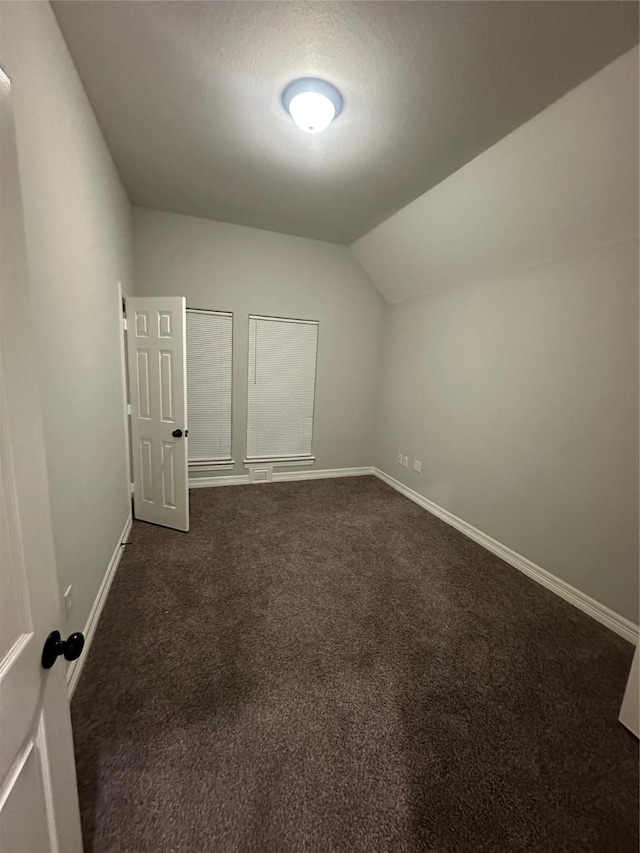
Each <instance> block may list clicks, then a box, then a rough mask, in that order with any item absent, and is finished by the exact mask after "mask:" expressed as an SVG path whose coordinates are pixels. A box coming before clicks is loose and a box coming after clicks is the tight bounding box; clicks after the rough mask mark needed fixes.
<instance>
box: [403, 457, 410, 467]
mask: <svg viewBox="0 0 640 853" xmlns="http://www.w3.org/2000/svg"><path fill="white" fill-rule="evenodd" d="M402 464H403V465H404V467H405V468H408V467H409V457H408V456H403V457H402Z"/></svg>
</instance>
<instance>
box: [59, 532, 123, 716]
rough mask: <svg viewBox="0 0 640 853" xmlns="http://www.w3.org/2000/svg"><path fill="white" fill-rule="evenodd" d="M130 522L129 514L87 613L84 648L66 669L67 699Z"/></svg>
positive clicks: (114, 571)
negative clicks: (89, 610)
mask: <svg viewBox="0 0 640 853" xmlns="http://www.w3.org/2000/svg"><path fill="white" fill-rule="evenodd" d="M132 523H133V520H132V518H131V516H129V518H128V519H127V521H126V523H125V525H124V528H123V530H122V534H121V536H120V539H119V540H118V544H117V545H116V548H115V551H114V552H113V554H112V555H111V559H110V560H109V565H108V566H107V571H106V572H105V575H104V578H103V579H102V583H101V584H100V589H99V590H98V594H97V595H96V598H95V601H94V602H93V607H92V608H91V612H90V613H89V618H88V619H87V624H86V625H85V627H84V632H83V633H84V649H83V651H82V654H81V655H80V657H79V658H78V659H77V660H74V661H73V662H72V663H71V664H70V666H69V669H68V670H67V690H68V693H69V699H71V697H72V696H73V691H74V690H75V689H76V685H77V683H78V679H79V678H80V673H81V672H82V668H83V666H84V662H85V660H86V659H87V655H88V654H89V649H90V648H91V642H92V640H93V635H94V634H95V632H96V628H97V626H98V622H99V621H100V616H101V615H102V610H103V608H104V605H105V602H106V600H107V596H108V595H109V590H110V589H111V583H112V582H113V579H114V577H115V574H116V569H117V568H118V565H119V564H120V560H121V559H122V553H123V551H124V548H123V547H122V543H123V542H125V541H126V539H127V536H128V535H129V532H130V531H131V525H132Z"/></svg>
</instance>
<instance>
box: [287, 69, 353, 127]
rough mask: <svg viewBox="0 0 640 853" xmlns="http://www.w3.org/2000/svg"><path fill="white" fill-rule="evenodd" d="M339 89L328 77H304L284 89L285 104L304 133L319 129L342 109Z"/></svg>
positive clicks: (325, 125) (328, 123)
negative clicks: (323, 78)
mask: <svg viewBox="0 0 640 853" xmlns="http://www.w3.org/2000/svg"><path fill="white" fill-rule="evenodd" d="M343 103H344V101H343V99H342V95H341V94H340V92H339V91H338V90H337V89H336V87H335V86H333V85H332V84H331V83H327V81H326V80H320V79H319V78H317V77H301V78H300V79H299V80H294V81H293V82H291V83H289V85H288V86H287V87H286V88H285V90H284V92H283V93H282V104H283V106H284V108H285V110H286V111H287V112H288V113H289V115H290V116H291V118H292V119H293V120H294V122H295V123H296V124H297V125H298V127H299V128H300V129H301V130H304V131H305V133H320V131H322V130H325V129H326V128H327V127H329V125H330V124H331V122H332V121H333V120H334V118H336V117H337V116H339V115H340V113H341V112H342V106H343Z"/></svg>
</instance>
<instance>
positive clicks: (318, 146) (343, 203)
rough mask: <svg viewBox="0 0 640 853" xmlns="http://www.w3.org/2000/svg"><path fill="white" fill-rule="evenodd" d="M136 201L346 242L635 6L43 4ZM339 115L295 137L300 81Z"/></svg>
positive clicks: (545, 87) (505, 117)
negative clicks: (290, 108) (292, 92)
mask: <svg viewBox="0 0 640 853" xmlns="http://www.w3.org/2000/svg"><path fill="white" fill-rule="evenodd" d="M53 5H54V10H55V13H56V16H57V18H58V21H59V23H60V26H61V28H62V31H63V34H64V36H65V39H66V41H67V44H68V46H69V49H70V51H71V54H72V56H73V59H74V61H75V63H76V66H77V68H78V70H79V73H80V76H81V78H82V80H83V83H84V85H85V88H86V90H87V93H88V96H89V98H90V100H91V103H92V106H93V108H94V110H95V113H96V115H97V118H98V121H99V123H100V125H101V127H102V130H103V133H104V135H105V138H106V140H107V143H108V145H109V147H110V150H111V152H112V155H113V158H114V160H115V163H116V166H117V168H118V170H119V172H120V174H121V176H122V179H123V182H124V184H125V187H126V189H127V191H128V193H129V196H130V198H131V200H132V202H133V203H134V204H139V205H144V206H147V207H152V208H157V209H160V210H168V211H173V212H176V213H184V214H190V215H194V216H201V217H205V218H209V219H216V220H221V221H224V222H232V223H237V224H241V225H249V226H254V227H257V228H265V229H269V230H272V231H282V232H285V233H289V234H298V235H301V236H306V237H314V238H318V239H321V240H329V241H333V242H337V243H345V244H349V243H351V242H352V241H353V240H355V239H356V238H358V237H360V236H361V235H362V234H365V233H366V232H368V231H369V230H370V229H371V228H373V227H374V226H376V225H378V224H379V223H381V222H383V221H384V220H385V219H387V218H388V217H389V216H390V215H391V214H393V213H394V212H395V211H397V210H399V209H400V208H402V207H403V206H404V205H406V204H407V203H409V202H410V201H412V200H413V199H415V198H416V197H417V196H419V195H421V194H422V193H424V192H425V191H426V190H428V189H429V188H431V187H433V186H435V185H436V184H438V183H440V182H441V181H442V180H443V179H445V178H446V177H447V176H449V175H451V174H452V173H453V172H455V171H456V170H458V169H459V168H460V167H462V166H463V165H464V164H465V163H467V162H469V161H470V160H471V159H473V158H474V157H476V156H477V155H478V154H480V153H481V152H482V151H484V150H486V149H487V148H489V147H490V146H491V145H493V144H494V143H495V142H497V141H498V140H499V139H501V138H502V137H504V136H505V135H506V134H508V133H510V132H511V131H512V130H514V129H515V128H516V127H518V126H519V125H521V124H522V123H523V122H525V121H527V120H528V119H530V118H531V117H532V116H534V115H535V114H537V113H539V112H540V111H541V110H543V109H544V108H545V107H547V106H548V105H549V104H551V103H552V102H554V101H555V100H557V99H558V98H559V97H560V96H562V95H563V94H564V93H565V92H567V91H568V90H569V89H571V88H573V87H574V86H576V85H577V84H579V83H580V82H582V81H583V80H585V79H586V78H588V77H590V76H591V75H592V74H594V73H595V72H596V71H598V70H599V69H600V68H602V67H604V66H605V65H606V64H608V63H609V62H611V61H612V60H613V59H615V58H616V57H618V56H620V55H621V54H622V53H624V52H625V51H627V50H628V49H629V48H631V47H632V46H633V45H634V44H636V43H637V42H638V4H637V3H635V2H616V1H615V0H613V1H612V2H609V0H604V1H603V2H579V0H578V2H576V0H558V2H538V0H528V1H527V2H483V0H475V2H474V0H470V1H469V2H457V0H454V2H450V1H449V0H444V2H439V1H438V0H436V2H364V1H363V2H337V3H336V2H304V3H297V2H268V0H266V1H265V2H186V1H185V0H183V2H174V1H172V0H168V2H153V0H151V1H150V2H135V0H134V2H129V0H120V2H103V0H93V2H84V0H83V2H78V0H73V2H67V0H60V1H59V2H55V3H54V4H53ZM308 75H310V76H319V77H323V78H326V79H328V80H329V81H331V82H332V83H334V84H336V85H337V86H338V87H339V88H340V90H341V91H342V94H343V96H344V99H345V107H344V111H343V112H342V114H341V115H340V116H339V117H338V118H337V119H336V121H335V122H334V123H333V124H332V125H331V126H330V127H329V128H328V129H327V130H326V131H325V132H324V133H322V134H319V135H308V134H305V133H303V132H301V131H300V130H299V129H298V128H296V126H295V125H294V124H293V122H292V121H291V119H290V118H289V116H288V115H287V114H286V113H285V111H284V109H283V108H282V105H281V102H280V96H281V92H282V89H283V88H284V86H285V85H286V84H287V83H288V82H289V81H290V80H292V79H294V78H296V77H300V76H308Z"/></svg>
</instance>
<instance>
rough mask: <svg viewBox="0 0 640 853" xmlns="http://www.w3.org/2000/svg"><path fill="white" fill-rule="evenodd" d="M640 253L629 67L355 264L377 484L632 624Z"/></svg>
mask: <svg viewBox="0 0 640 853" xmlns="http://www.w3.org/2000/svg"><path fill="white" fill-rule="evenodd" d="M637 235H638V50H637V49H634V50H633V51H630V52H629V53H628V54H626V55H625V56H623V57H621V58H620V59H619V60H617V61H616V62H614V63H612V65H610V66H608V67H607V68H605V69H603V71H601V72H600V73H599V74H596V75H595V76H594V77H593V78H591V79H590V80H588V81H586V82H585V83H583V84H582V85H581V86H579V87H577V88H576V89H574V90H573V91H572V92H570V93H569V94H568V95H566V96H565V97H564V98H562V99H561V100H560V101H558V102H557V103H555V104H553V105H552V106H551V107H549V108H548V109H547V110H545V111H544V112H543V113H541V114H540V115H539V116H536V117H535V118H534V119H532V120H531V121H530V122H528V123H527V124H526V125H524V126H523V127H521V128H519V129H518V130H517V131H515V132H514V133H512V134H510V136H508V137H506V138H505V139H503V140H501V141H500V142H499V143H498V144H497V145H495V146H494V147H493V148H491V149H489V150H488V151H486V152H484V153H483V154H482V155H480V156H479V157H477V158H476V159H475V160H473V161H472V162H471V163H469V164H467V165H466V166H465V167H464V168H463V169H461V170H460V171H459V172H457V173H456V174H455V175H452V176H451V178H448V179H447V180H446V181H443V182H442V184H440V185H439V186H438V187H435V188H434V189H433V190H431V191H430V192H429V193H426V194H425V195H424V196H422V197H421V198H419V199H417V200H416V201H415V202H413V203H412V204H411V205H408V206H407V207H406V208H405V209H404V210H402V211H400V212H399V213H398V214H396V215H395V216H393V217H391V219H389V220H388V221H387V222H386V223H384V224H383V225H381V226H379V227H378V228H376V229H374V231H372V232H371V233H370V234H369V235H367V236H365V237H363V238H362V239H361V240H359V241H358V242H357V243H356V244H354V247H353V250H354V253H355V255H356V256H357V257H358V259H359V260H360V262H361V263H362V264H363V266H364V267H365V269H367V270H368V272H369V274H370V275H371V278H372V280H373V282H374V284H376V286H377V287H378V288H379V290H380V291H381V292H382V293H384V294H385V296H386V297H387V299H389V301H391V302H394V303H399V304H394V305H392V306H391V307H390V308H389V310H388V314H387V317H386V323H385V336H384V344H383V361H382V365H383V366H382V372H381V382H380V396H379V407H378V416H377V432H376V453H375V460H376V465H377V466H378V467H379V468H381V469H382V470H384V471H387V472H388V473H389V474H391V475H392V476H394V477H396V478H397V479H399V480H401V481H402V482H403V483H405V484H406V485H408V486H410V487H411V488H413V489H415V490H416V491H418V492H419V493H420V494H422V495H425V496H426V497H427V498H429V499H430V500H432V501H434V502H435V503H436V504H438V505H440V506H441V507H443V508H445V509H447V510H449V511H450V512H452V513H454V514H455V515H457V516H458V517H459V518H461V519H463V520H464V521H466V522H468V523H470V524H471V525H473V526H474V527H476V528H478V529H479V530H481V531H482V532H483V533H485V534H488V535H489V536H491V537H493V538H494V539H496V540H498V541H499V542H501V543H503V544H504V545H507V546H508V547H510V548H511V549H513V550H514V551H516V552H518V553H519V554H521V555H523V556H524V557H526V558H528V559H529V560H532V561H533V562H534V563H537V564H538V565H539V566H541V567H542V568H543V569H546V570H547V571H549V572H551V573H553V574H554V575H556V576H557V577H559V578H561V579H563V580H564V581H567V582H568V583H570V584H572V585H573V586H575V587H577V589H579V590H581V591H582V592H584V593H586V594H587V595H589V596H591V597H593V598H595V599H596V600H597V601H599V602H601V603H602V604H604V605H606V606H608V607H610V608H611V609H612V610H614V611H616V612H617V613H619V614H621V615H622V616H625V617H627V618H629V619H632V620H633V621H634V622H636V623H637V621H638V242H637ZM409 297H418V298H413V299H410V301H402V300H406V299H407V298H409ZM400 452H402V453H403V454H405V455H407V456H409V457H410V459H411V465H412V464H413V460H415V459H418V460H420V461H421V462H422V473H421V474H418V473H416V472H414V471H413V470H412V467H411V466H410V467H409V469H406V468H403V467H402V466H400V465H399V464H398V462H397V456H398V453H400Z"/></svg>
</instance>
